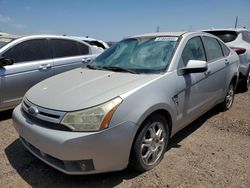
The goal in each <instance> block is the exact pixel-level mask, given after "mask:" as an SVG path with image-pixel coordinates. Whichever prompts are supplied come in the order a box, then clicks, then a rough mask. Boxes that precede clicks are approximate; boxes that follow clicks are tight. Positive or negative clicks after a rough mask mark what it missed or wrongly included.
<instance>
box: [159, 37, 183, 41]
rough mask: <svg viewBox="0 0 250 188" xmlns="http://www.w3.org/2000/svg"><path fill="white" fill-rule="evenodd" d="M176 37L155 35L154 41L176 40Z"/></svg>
mask: <svg viewBox="0 0 250 188" xmlns="http://www.w3.org/2000/svg"><path fill="white" fill-rule="evenodd" d="M177 39H178V37H157V38H156V39H155V41H177Z"/></svg>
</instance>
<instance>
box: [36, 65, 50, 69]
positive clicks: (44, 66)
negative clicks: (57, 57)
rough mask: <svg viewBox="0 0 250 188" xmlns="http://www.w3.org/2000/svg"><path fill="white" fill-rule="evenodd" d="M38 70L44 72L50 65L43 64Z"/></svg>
mask: <svg viewBox="0 0 250 188" xmlns="http://www.w3.org/2000/svg"><path fill="white" fill-rule="evenodd" d="M38 68H39V69H41V70H46V69H48V68H51V65H50V64H43V65H40V66H39V67H38Z"/></svg>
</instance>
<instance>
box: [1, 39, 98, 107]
mask: <svg viewBox="0 0 250 188" xmlns="http://www.w3.org/2000/svg"><path fill="white" fill-rule="evenodd" d="M101 52H102V50H99V49H97V48H95V47H92V46H90V45H89V44H87V43H85V42H82V41H79V40H76V39H72V38H69V37H63V36H53V35H34V36H25V37H20V36H10V35H8V36H2V37H0V111H3V110H7V109H10V108H13V107H14V106H16V105H17V104H18V103H20V101H21V100H22V97H23V95H24V94H25V92H26V91H27V90H28V89H29V88H31V87H32V86H33V85H35V84H36V83H38V82H40V81H42V80H44V79H46V78H48V77H51V76H53V75H56V74H59V73H62V72H65V71H68V70H71V69H74V68H78V67H81V66H83V65H85V64H86V63H88V62H89V61H90V60H92V59H94V58H95V57H96V56H97V55H99V54H100V53H101Z"/></svg>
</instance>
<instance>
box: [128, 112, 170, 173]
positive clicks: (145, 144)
mask: <svg viewBox="0 0 250 188" xmlns="http://www.w3.org/2000/svg"><path fill="white" fill-rule="evenodd" d="M168 140H169V128H168V122H167V120H166V119H165V118H164V117H163V116H162V115H160V114H154V115H151V116H150V117H149V118H148V119H147V120H146V121H145V122H144V123H143V124H142V128H141V129H140V130H139V134H138V135H137V137H136V138H135V141H134V144H133V147H132V151H131V157H130V164H129V166H130V167H131V168H132V169H134V170H136V171H138V172H145V171H148V170H151V169H152V168H154V167H155V166H157V165H158V164H159V163H160V162H161V160H162V158H163V156H164V153H165V151H166V148H167V145H168Z"/></svg>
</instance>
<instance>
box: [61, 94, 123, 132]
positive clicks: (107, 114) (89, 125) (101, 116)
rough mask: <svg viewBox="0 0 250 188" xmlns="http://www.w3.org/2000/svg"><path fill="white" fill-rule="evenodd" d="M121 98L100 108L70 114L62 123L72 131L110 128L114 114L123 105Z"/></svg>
mask: <svg viewBox="0 0 250 188" xmlns="http://www.w3.org/2000/svg"><path fill="white" fill-rule="evenodd" d="M121 102H122V99H121V98H115V99H113V100H111V101H108V102H106V103H104V104H101V105H99V106H95V107H93V108H89V109H86V110H81V111H76V112H69V113H67V114H66V115H65V116H64V118H63V119H62V121H61V123H62V124H63V125H65V126H67V127H68V128H70V129H71V130H72V131H98V130H101V129H105V128H107V127H108V126H109V122H110V120H111V118H112V115H113V113H114V112H115V110H116V109H117V108H118V106H119V105H120V104H121Z"/></svg>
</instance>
